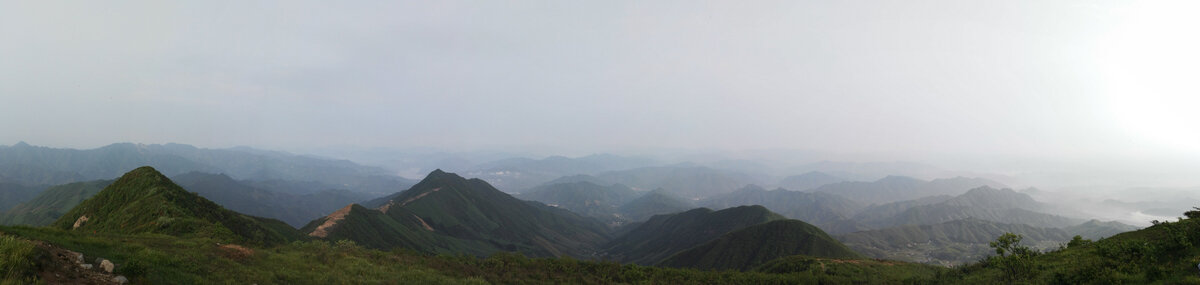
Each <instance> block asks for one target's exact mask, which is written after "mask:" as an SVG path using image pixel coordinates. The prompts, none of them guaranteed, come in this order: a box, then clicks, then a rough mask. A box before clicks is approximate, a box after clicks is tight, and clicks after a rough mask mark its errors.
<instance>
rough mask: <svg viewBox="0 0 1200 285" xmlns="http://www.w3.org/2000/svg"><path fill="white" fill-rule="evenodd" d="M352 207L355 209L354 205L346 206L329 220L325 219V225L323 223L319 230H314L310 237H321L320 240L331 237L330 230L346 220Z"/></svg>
mask: <svg viewBox="0 0 1200 285" xmlns="http://www.w3.org/2000/svg"><path fill="white" fill-rule="evenodd" d="M351 207H354V204H351V205H349V206H346V207H345V208H342V209H341V210H337V212H333V214H329V217H328V219H325V223H322V224H321V225H320V226H317V229H315V230H313V231H312V233H309V234H308V235H310V236H314V237H319V238H324V237H328V236H329V228H330V227H333V226H334V225H337V224H338V222H340V221H342V220H345V219H346V215H349V214H350V208H351Z"/></svg>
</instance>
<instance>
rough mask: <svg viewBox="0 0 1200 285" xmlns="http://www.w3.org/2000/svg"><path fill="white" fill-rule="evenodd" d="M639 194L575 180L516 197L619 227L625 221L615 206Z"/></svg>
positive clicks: (620, 188)
mask: <svg viewBox="0 0 1200 285" xmlns="http://www.w3.org/2000/svg"><path fill="white" fill-rule="evenodd" d="M640 194H642V193H639V192H638V191H634V190H633V189H631V188H629V187H627V186H625V185H621V184H614V185H609V186H603V185H600V184H596V183H592V182H588V181H578V182H568V183H556V184H549V185H542V186H538V187H534V188H533V189H530V190H529V191H526V192H522V193H521V194H518V195H517V196H516V197H517V198H521V199H523V200H530V201H538V202H542V203H546V204H547V205H550V206H555V207H559V208H563V209H567V210H570V211H571V212H575V213H578V214H581V215H584V216H589V217H593V218H597V219H600V220H601V221H604V222H606V223H609V224H620V223H621V222H623V221H624V220H625V219H624V218H622V217H621V216H622V215H621V212H620V211H619V209H618V207H620V206H621V205H624V204H625V203H628V202H629V201H631V200H633V199H635V198H637V197H638V196H639V195H640Z"/></svg>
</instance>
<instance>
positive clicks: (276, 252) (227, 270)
mask: <svg viewBox="0 0 1200 285" xmlns="http://www.w3.org/2000/svg"><path fill="white" fill-rule="evenodd" d="M0 232H2V233H4V234H10V235H15V236H19V237H21V238H28V239H36V240H43V241H47V242H49V243H52V244H55V245H58V246H61V247H64V248H68V249H71V250H74V251H79V252H82V253H84V255H85V256H86V257H88V258H91V257H93V256H99V257H104V258H107V259H110V260H113V261H114V262H115V263H116V264H117V273H118V274H123V275H125V276H128V277H131V279H132V281H133V283H134V284H221V283H237V284H249V283H256V284H364V283H366V284H377V283H392V284H395V283H399V284H487V283H492V284H614V283H620V284H815V283H818V282H824V283H835V284H846V283H851V282H852V281H858V282H865V283H869V284H888V283H899V282H898V281H896V280H903V279H905V278H910V277H911V276H922V277H929V276H932V275H934V273H936V272H937V270H939V269H938V268H934V267H926V266H922V265H917V264H908V263H894V262H884V263H879V262H872V261H869V260H868V261H859V260H855V261H844V260H831V259H820V262H825V263H829V265H828V270H804V271H793V272H778V273H772V272H737V271H704V270H696V269H674V268H661V267H648V266H639V265H622V264H618V263H614V262H594V261H579V260H575V259H570V258H526V257H523V256H521V255H519V254H512V253H501V254H496V255H493V256H491V257H488V258H477V257H471V256H463V255H459V256H447V255H442V256H430V255H423V254H418V253H413V252H410V251H391V252H385V251H378V250H372V249H366V248H363V247H360V246H357V245H354V244H353V243H347V242H332V243H331V242H325V241H307V242H293V243H290V244H284V245H278V246H272V247H266V248H263V247H253V246H252V247H250V249H251V251H252V252H251V253H249V254H238V253H237V252H231V251H228V250H226V249H224V248H222V247H221V246H218V245H217V244H216V242H217V241H216V240H213V239H209V238H201V237H193V238H180V237H173V236H165V235H159V234H148V233H143V234H132V235H131V234H111V233H97V234H90V233H80V232H77V231H65V230H58V229H50V228H29V227H0ZM859 263H871V264H869V265H870V266H871V267H863V268H852V267H854V266H856V265H855V264H859ZM838 264H841V265H840V266H839V265H838ZM880 264H883V265H880ZM880 268H884V269H880ZM888 269H892V270H888ZM901 269H904V270H901ZM943 270H944V269H943ZM863 272H867V273H870V274H863ZM0 278H2V277H0ZM4 282H5V280H0V283H4ZM9 282H13V283H16V284H23V283H29V282H26V281H21V280H20V279H16V280H15V281H14V280H10V281H9Z"/></svg>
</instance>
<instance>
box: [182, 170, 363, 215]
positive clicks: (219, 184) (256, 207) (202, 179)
mask: <svg viewBox="0 0 1200 285" xmlns="http://www.w3.org/2000/svg"><path fill="white" fill-rule="evenodd" d="M172 180H173V181H175V182H177V183H178V184H179V185H180V186H182V187H183V188H184V189H187V190H189V191H193V192H196V193H197V194H200V196H202V197H204V198H207V199H209V200H212V201H213V202H216V203H217V204H219V205H221V206H223V207H225V208H228V209H230V210H234V211H237V212H240V213H245V214H250V215H254V216H260V217H267V218H274V219H279V220H282V221H284V222H286V223H288V224H289V225H292V226H293V227H301V226H304V225H305V224H307V223H308V222H309V221H312V220H313V219H316V218H320V217H322V216H325V215H327V214H329V213H332V212H333V211H336V210H338V209H339V208H341V207H343V206H345V205H346V204H350V203H354V202H358V201H362V200H366V199H369V198H371V196H370V195H368V194H364V193H356V192H350V191H346V190H322V191H318V192H314V193H308V194H292V193H289V192H274V191H268V190H264V189H260V188H258V187H254V186H250V185H248V184H247V183H243V182H241V181H236V180H234V179H233V178H232V177H229V176H228V175H225V174H210V173H202V172H189V173H185V174H182V175H177V176H175V177H174V178H173V179H172Z"/></svg>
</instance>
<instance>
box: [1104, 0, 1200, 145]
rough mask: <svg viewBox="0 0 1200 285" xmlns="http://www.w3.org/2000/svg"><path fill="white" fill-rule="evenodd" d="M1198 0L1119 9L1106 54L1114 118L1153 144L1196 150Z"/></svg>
mask: <svg viewBox="0 0 1200 285" xmlns="http://www.w3.org/2000/svg"><path fill="white" fill-rule="evenodd" d="M1195 11H1200V2H1192V1H1179V2H1170V3H1164V2H1152V3H1151V1H1139V2H1137V3H1136V4H1134V7H1131V9H1128V10H1125V11H1121V12H1119V13H1120V14H1122V15H1123V17H1122V18H1123V19H1122V21H1121V23H1120V25H1119V26H1118V28H1117V30H1115V31H1114V32H1113V33H1112V34H1110V37H1109V40H1108V41H1107V43H1106V44H1107V46H1106V47H1105V48H1104V49H1105V50H1106V54H1105V55H1104V58H1102V59H1101V60H1102V61H1104V64H1105V65H1106V67H1107V68H1106V69H1107V70H1106V73H1107V74H1108V76H1107V82H1105V83H1104V84H1106V86H1107V87H1108V91H1109V92H1110V93H1109V94H1108V97H1109V98H1110V99H1111V100H1110V102H1109V103H1110V104H1111V109H1112V111H1113V115H1114V117H1115V119H1116V120H1117V123H1118V124H1119V125H1120V127H1122V128H1123V129H1125V130H1126V131H1128V132H1129V133H1131V134H1133V135H1135V136H1137V137H1138V138H1139V139H1142V140H1148V141H1150V142H1153V143H1155V144H1158V145H1157V147H1169V148H1173V149H1174V150H1176V151H1188V152H1200V88H1197V84H1200V70H1198V68H1200V56H1198V55H1197V54H1198V53H1200V37H1198V36H1197V29H1200V17H1196V15H1195V14H1194V12H1195Z"/></svg>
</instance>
